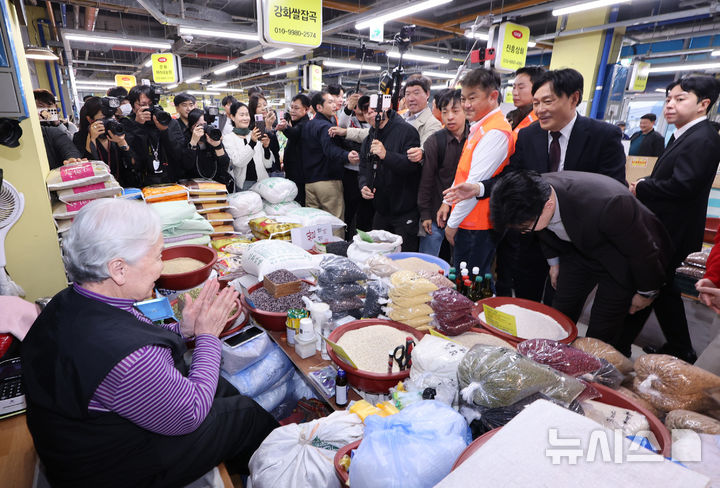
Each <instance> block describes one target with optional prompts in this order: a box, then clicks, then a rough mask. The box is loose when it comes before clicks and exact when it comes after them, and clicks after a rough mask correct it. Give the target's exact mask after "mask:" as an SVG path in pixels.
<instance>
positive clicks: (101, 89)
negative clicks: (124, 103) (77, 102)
mask: <svg viewBox="0 0 720 488" xmlns="http://www.w3.org/2000/svg"><path fill="white" fill-rule="evenodd" d="M76 88H77V91H83V92H106V91H107V89H108V87H106V86H78V87H76Z"/></svg>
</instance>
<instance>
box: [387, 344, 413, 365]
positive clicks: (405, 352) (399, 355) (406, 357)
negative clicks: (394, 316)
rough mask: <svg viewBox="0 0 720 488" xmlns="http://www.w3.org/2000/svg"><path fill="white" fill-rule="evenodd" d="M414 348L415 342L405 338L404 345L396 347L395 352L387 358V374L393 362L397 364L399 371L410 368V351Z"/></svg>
mask: <svg viewBox="0 0 720 488" xmlns="http://www.w3.org/2000/svg"><path fill="white" fill-rule="evenodd" d="M414 346H415V341H414V340H413V339H412V337H407V338H406V339H405V344H404V345H401V346H397V347H396V348H395V350H393V351H392V354H390V355H389V358H388V373H391V372H392V363H393V361H396V362H397V363H398V368H400V371H405V370H406V369H410V367H411V366H412V350H413V347H414Z"/></svg>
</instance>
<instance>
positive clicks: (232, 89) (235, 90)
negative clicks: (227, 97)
mask: <svg viewBox="0 0 720 488" xmlns="http://www.w3.org/2000/svg"><path fill="white" fill-rule="evenodd" d="M220 91H222V92H228V93H240V92H241V91H245V89H244V88H220Z"/></svg>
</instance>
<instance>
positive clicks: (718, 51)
mask: <svg viewBox="0 0 720 488" xmlns="http://www.w3.org/2000/svg"><path fill="white" fill-rule="evenodd" d="M710 56H720V49H718V50H717V51H713V52H711V53H710Z"/></svg>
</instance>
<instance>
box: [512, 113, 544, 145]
mask: <svg viewBox="0 0 720 488" xmlns="http://www.w3.org/2000/svg"><path fill="white" fill-rule="evenodd" d="M537 119H538V118H537V115H535V110H531V111H530V113H529V114H528V115H527V117H525V118H524V119H522V121H520V123H519V124H518V126H517V127H515V128H514V129H513V139H515V142H517V138H518V133H519V132H520V130H521V129H524V128H525V127H527V126H528V125H530V124H532V123H533V122H535V121H536V120H537Z"/></svg>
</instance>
